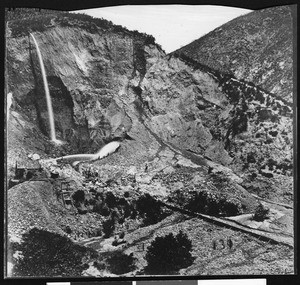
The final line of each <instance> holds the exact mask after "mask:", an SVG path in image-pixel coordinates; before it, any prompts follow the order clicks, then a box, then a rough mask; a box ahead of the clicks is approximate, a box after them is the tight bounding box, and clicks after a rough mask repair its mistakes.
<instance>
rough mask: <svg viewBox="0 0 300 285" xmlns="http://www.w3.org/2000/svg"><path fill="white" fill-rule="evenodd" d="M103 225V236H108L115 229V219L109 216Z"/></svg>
mask: <svg viewBox="0 0 300 285" xmlns="http://www.w3.org/2000/svg"><path fill="white" fill-rule="evenodd" d="M102 227H103V232H104V237H105V238H109V237H110V236H111V234H112V233H113V232H114V230H115V220H114V218H113V217H111V216H110V217H109V218H108V219H107V220H106V221H105V222H104V223H103V225H102Z"/></svg>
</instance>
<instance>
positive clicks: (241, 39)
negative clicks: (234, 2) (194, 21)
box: [174, 6, 294, 102]
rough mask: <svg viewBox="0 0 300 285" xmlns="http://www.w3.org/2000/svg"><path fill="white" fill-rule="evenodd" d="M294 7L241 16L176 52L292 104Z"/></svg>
mask: <svg viewBox="0 0 300 285" xmlns="http://www.w3.org/2000/svg"><path fill="white" fill-rule="evenodd" d="M293 9H294V8H293V6H277V7H273V8H267V9H262V10H258V11H254V12H251V13H249V14H246V15H243V16H240V17H238V18H236V19H234V20H232V21H230V22H228V23H226V24H224V25H222V26H221V27H219V28H217V29H215V30H213V31H212V32H210V33H208V34H206V35H205V36H203V37H201V38H200V39H197V40H195V41H194V42H192V43H190V44H188V45H187V46H185V47H182V48H180V49H178V50H176V51H175V52H174V53H176V54H180V53H183V54H185V55H186V56H188V57H190V58H192V59H194V60H196V61H197V62H199V63H202V64H204V65H207V66H209V67H211V68H214V69H217V70H219V71H221V72H225V73H231V74H233V75H234V76H236V77H237V78H238V79H244V80H247V81H251V82H253V83H254V84H255V85H258V86H260V87H262V88H264V89H266V90H268V91H269V92H272V93H276V94H278V95H279V96H280V97H282V98H284V99H286V100H288V101H290V102H291V101H292V92H293V90H292V81H293V18H292V11H293Z"/></svg>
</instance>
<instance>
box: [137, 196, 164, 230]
mask: <svg viewBox="0 0 300 285" xmlns="http://www.w3.org/2000/svg"><path fill="white" fill-rule="evenodd" d="M136 210H137V212H138V213H139V214H140V215H141V216H142V217H143V218H144V220H143V222H144V225H152V224H155V223H158V222H159V221H161V220H162V219H163V218H165V217H166V216H167V215H168V213H165V212H164V211H163V210H162V207H161V203H160V202H159V201H157V200H156V199H155V198H153V197H152V196H151V195H150V194H148V193H146V194H145V195H143V196H140V197H139V198H138V200H137V201H136Z"/></svg>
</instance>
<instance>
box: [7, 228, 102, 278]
mask: <svg viewBox="0 0 300 285" xmlns="http://www.w3.org/2000/svg"><path fill="white" fill-rule="evenodd" d="M22 240H23V242H22V243H21V244H18V243H15V244H13V249H14V250H18V251H21V252H22V255H23V256H24V257H23V258H21V259H18V260H16V263H15V266H14V270H13V275H14V276H39V277H40V276H50V277H54V276H68V277H70V276H81V272H82V271H83V270H85V269H87V267H88V265H87V264H83V263H82V259H83V257H85V256H92V257H96V256H97V254H96V252H93V251H91V250H90V249H87V248H85V247H83V246H80V245H77V244H74V243H73V242H72V241H71V240H70V239H69V238H67V237H64V236H61V235H59V234H56V233H50V232H47V231H45V230H40V229H36V228H34V229H31V230H30V231H29V232H28V233H25V234H23V236H22Z"/></svg>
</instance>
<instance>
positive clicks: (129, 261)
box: [106, 251, 136, 274]
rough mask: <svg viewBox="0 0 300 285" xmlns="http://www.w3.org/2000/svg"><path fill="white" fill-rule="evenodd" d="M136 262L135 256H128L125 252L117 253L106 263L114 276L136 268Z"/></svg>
mask: <svg viewBox="0 0 300 285" xmlns="http://www.w3.org/2000/svg"><path fill="white" fill-rule="evenodd" d="M135 260H136V259H135V258H134V257H133V254H130V255H127V254H125V253H124V252H121V251H116V252H114V253H113V254H112V256H111V257H109V258H108V259H107V260H106V261H107V262H108V269H109V270H110V272H112V273H114V274H124V273H127V272H130V271H133V270H134V269H135V268H136V266H135Z"/></svg>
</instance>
